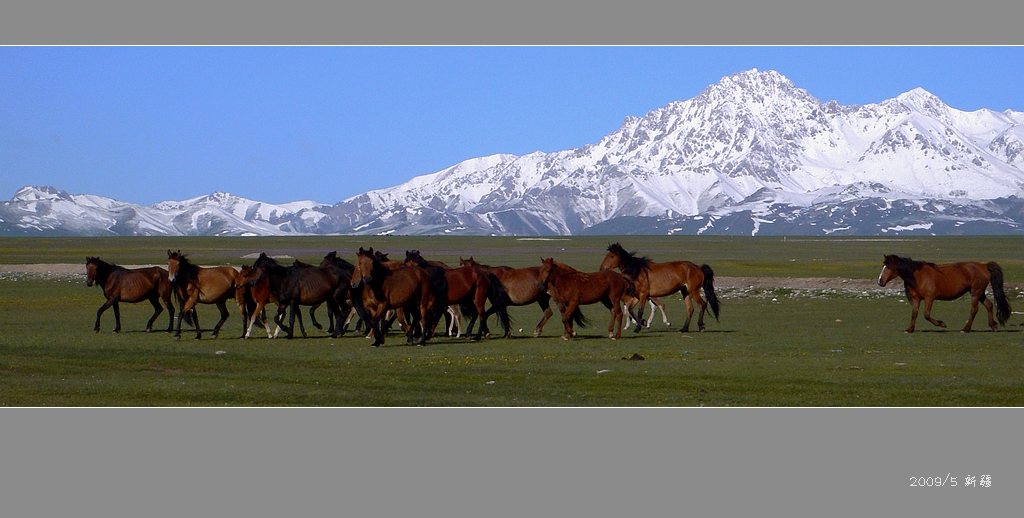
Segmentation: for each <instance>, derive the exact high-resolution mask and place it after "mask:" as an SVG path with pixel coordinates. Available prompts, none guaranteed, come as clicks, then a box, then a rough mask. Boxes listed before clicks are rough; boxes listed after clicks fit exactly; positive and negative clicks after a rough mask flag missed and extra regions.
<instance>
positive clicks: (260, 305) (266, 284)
mask: <svg viewBox="0 0 1024 518" xmlns="http://www.w3.org/2000/svg"><path fill="white" fill-rule="evenodd" d="M259 277H260V274H259V272H257V271H256V270H254V269H253V268H252V266H250V265H244V266H242V269H241V270H240V271H239V272H238V277H237V278H236V279H235V281H236V285H235V300H236V301H238V309H239V311H241V312H242V317H243V320H245V322H247V324H246V327H245V331H244V332H243V334H242V338H249V335H250V334H252V326H254V325H256V319H262V320H263V327H264V329H266V331H267V338H275V337H276V336H277V332H280V331H281V322H280V314H281V305H280V304H279V305H278V311H277V317H276V318H275V319H274V320H275V323H276V324H277V325H278V327H277V332H274V333H271V332H270V322H269V321H268V320H267V314H266V310H265V309H264V308H265V307H266V305H267V304H269V303H271V302H277V299H275V298H274V294H273V293H271V291H270V279H268V278H266V277H264V278H263V279H260V278H259Z"/></svg>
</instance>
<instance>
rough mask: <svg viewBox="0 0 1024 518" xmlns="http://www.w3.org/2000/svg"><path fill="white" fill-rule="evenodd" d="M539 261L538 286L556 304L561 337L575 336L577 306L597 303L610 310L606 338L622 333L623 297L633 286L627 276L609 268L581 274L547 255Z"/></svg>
mask: <svg viewBox="0 0 1024 518" xmlns="http://www.w3.org/2000/svg"><path fill="white" fill-rule="evenodd" d="M541 261H542V264H541V267H540V272H539V274H538V275H537V289H538V290H546V291H547V292H548V293H549V294H550V295H551V297H552V298H553V299H555V301H556V302H558V303H559V308H560V309H561V310H562V323H563V324H564V325H565V333H564V334H563V335H562V339H564V340H569V339H571V338H572V337H574V336H576V331H574V330H573V313H574V312H576V310H577V309H579V306H581V305H586V304H594V303H597V302H600V303H602V304H604V305H605V307H606V308H608V309H610V310H611V314H612V315H611V321H610V322H609V323H608V338H611V339H612V340H616V339H618V338H620V337H621V336H622V302H623V297H624V296H626V295H627V294H628V293H629V292H630V291H632V290H633V289H634V288H633V286H632V283H631V282H630V281H629V279H628V278H627V277H626V276H624V275H621V274H618V273H615V272H613V271H610V270H600V271H597V272H593V273H584V272H581V271H579V270H576V269H575V268H572V267H571V266H569V265H567V264H563V263H560V262H558V261H555V260H554V259H552V258H550V257H549V258H547V259H542V260H541Z"/></svg>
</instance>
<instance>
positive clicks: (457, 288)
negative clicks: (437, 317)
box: [405, 250, 511, 340]
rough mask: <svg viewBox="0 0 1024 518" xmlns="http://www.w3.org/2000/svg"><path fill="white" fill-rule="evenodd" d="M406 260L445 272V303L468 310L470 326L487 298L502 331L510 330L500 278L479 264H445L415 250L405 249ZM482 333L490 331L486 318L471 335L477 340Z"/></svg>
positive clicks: (506, 296) (479, 313) (443, 273)
mask: <svg viewBox="0 0 1024 518" xmlns="http://www.w3.org/2000/svg"><path fill="white" fill-rule="evenodd" d="M405 263H406V264H407V265H416V266H419V267H420V268H423V269H424V270H427V271H428V272H429V271H431V270H433V269H437V271H438V272H439V273H440V274H441V275H444V276H445V281H446V284H447V285H448V290H447V293H446V294H445V295H446V298H445V304H446V305H448V306H452V305H455V306H458V307H459V308H461V310H462V313H464V314H469V316H470V318H471V320H470V327H472V325H473V324H472V322H473V321H475V320H476V319H477V318H478V317H479V316H481V315H483V314H484V311H485V308H484V305H485V304H486V302H487V301H488V300H490V301H491V307H492V308H494V310H495V312H496V313H497V314H498V319H499V322H501V324H502V326H503V327H504V328H505V335H506V336H507V335H509V334H510V333H511V329H510V327H511V319H510V318H509V316H508V305H509V297H508V294H507V293H505V287H504V286H502V285H501V281H499V280H498V278H497V277H495V276H494V274H491V273H488V272H486V271H484V269H483V268H481V267H480V266H479V265H462V266H460V267H458V268H447V267H446V266H444V263H441V262H437V261H433V262H430V261H427V260H425V259H423V257H422V256H421V255H420V252H419V251H418V250H412V251H409V250H407V251H406V252H405ZM485 335H490V331H489V330H488V329H487V322H486V321H485V320H481V321H480V328H479V330H478V331H477V333H476V336H474V337H473V339H474V340H480V339H481V338H482V337H483V336H485Z"/></svg>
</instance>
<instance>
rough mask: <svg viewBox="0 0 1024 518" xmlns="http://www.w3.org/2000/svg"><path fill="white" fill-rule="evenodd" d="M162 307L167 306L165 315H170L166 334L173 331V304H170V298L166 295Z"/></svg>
mask: <svg viewBox="0 0 1024 518" xmlns="http://www.w3.org/2000/svg"><path fill="white" fill-rule="evenodd" d="M164 305H165V306H167V313H168V315H170V321H169V322H167V332H168V333H170V332H171V331H174V304H173V303H172V302H171V296H170V295H167V297H166V298H165V299H164Z"/></svg>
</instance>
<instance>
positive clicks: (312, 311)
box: [309, 304, 331, 329]
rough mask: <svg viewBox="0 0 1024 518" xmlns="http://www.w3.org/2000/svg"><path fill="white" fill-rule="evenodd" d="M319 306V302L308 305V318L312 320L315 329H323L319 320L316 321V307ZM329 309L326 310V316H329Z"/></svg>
mask: <svg viewBox="0 0 1024 518" xmlns="http://www.w3.org/2000/svg"><path fill="white" fill-rule="evenodd" d="M319 307H320V304H314V305H312V306H310V307H309V319H310V320H312V321H313V327H315V328H317V329H323V328H324V326H322V325H320V322H317V321H316V309H317V308H319ZM330 315H331V310H330V309H328V310H327V317H328V318H330Z"/></svg>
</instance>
